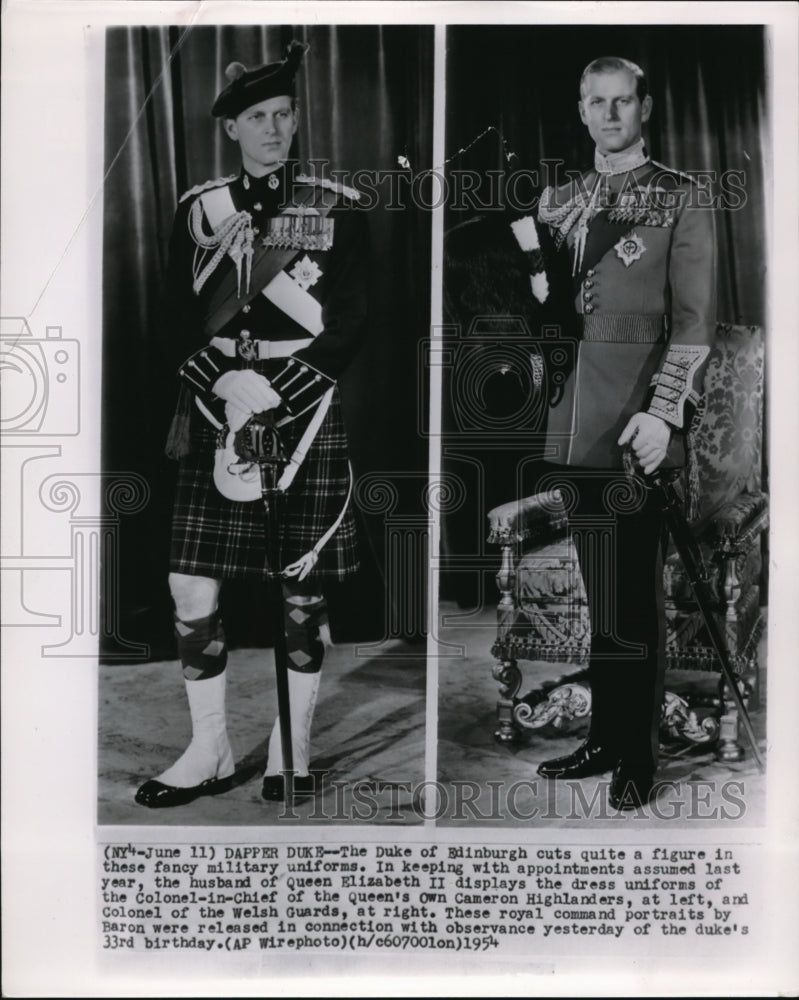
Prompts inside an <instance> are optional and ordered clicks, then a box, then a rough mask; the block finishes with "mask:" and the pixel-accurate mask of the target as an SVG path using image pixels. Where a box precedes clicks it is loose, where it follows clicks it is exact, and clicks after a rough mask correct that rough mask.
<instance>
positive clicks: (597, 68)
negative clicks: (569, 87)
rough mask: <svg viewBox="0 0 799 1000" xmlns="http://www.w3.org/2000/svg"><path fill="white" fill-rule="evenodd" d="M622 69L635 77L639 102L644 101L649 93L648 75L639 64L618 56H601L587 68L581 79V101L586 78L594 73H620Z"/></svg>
mask: <svg viewBox="0 0 799 1000" xmlns="http://www.w3.org/2000/svg"><path fill="white" fill-rule="evenodd" d="M622 69H626V70H627V71H628V72H629V73H632V75H633V76H634V77H635V92H636V94H637V95H638V100H639V101H643V99H644V98H645V97H646V95H647V94H648V93H649V85H648V84H647V82H646V73H644V71H643V70H642V69H641V67H640V66H639V65H638V64H637V63H634V62H631V61H630V60H629V59H621V58H619V57H618V56H600V57H599V59H594V61H593V62H590V63H589V64H588V65H587V66H586V67H585V69H584V70H583V75H582V76H581V77H580V99H581V100H582V96H583V88H584V86H585V79H586V77H588V76H591V75H592V74H594V73H618V71H619V70H622Z"/></svg>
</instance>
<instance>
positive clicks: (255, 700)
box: [98, 604, 766, 828]
mask: <svg viewBox="0 0 799 1000" xmlns="http://www.w3.org/2000/svg"><path fill="white" fill-rule="evenodd" d="M441 616H442V622H443V623H444V624H443V626H442V627H441V628H440V629H439V634H438V639H439V640H440V642H441V644H440V646H439V649H440V650H441V651H442V652H444V653H447V654H449V655H444V656H442V657H441V658H440V661H439V663H440V667H439V679H438V687H439V701H438V781H439V788H438V790H437V793H436V796H437V802H435V803H434V804H433V805H434V807H435V808H437V819H438V822H439V823H440V824H441V825H442V826H464V825H465V826H470V827H471V826H488V827H491V826H492V825H499V826H510V827H513V826H527V827H529V826H538V827H546V826H549V827H565V828H569V827H580V828H601V827H618V825H619V824H620V823H628V824H629V823H633V824H637V825H638V826H643V825H645V826H647V827H668V826H674V825H684V826H689V827H691V828H696V827H702V826H709V825H715V824H718V823H719V822H721V823H727V824H730V825H732V826H735V825H746V826H758V825H761V824H762V823H763V822H764V814H765V778H764V776H763V775H761V774H760V773H759V772H758V770H757V768H756V766H755V763H754V761H753V760H752V756H751V753H747V755H746V758H745V759H744V760H742V761H741V762H737V763H722V762H719V761H717V760H715V758H714V756H713V754H712V753H711V752H708V751H696V750H693V751H690V752H688V753H685V752H682V753H681V754H680V753H678V754H677V756H673V755H672V756H662V757H661V766H660V769H659V772H658V780H659V782H660V783H661V784H660V786H659V788H658V794H657V796H656V797H655V799H654V801H653V803H651V804H650V805H649V806H647V807H646V808H645V809H642V810H637V811H634V812H632V813H623V814H620V813H616V812H614V811H613V810H611V809H610V808H609V806H608V805H607V789H606V787H605V786H606V785H607V782H608V777H607V776H602V777H599V778H588V779H584V780H583V781H579V782H546V781H544V780H543V779H540V778H538V777H537V775H536V767H537V766H538V764H539V763H540V762H541V761H542V760H546V759H549V758H551V757H556V756H560V755H561V754H564V753H568V752H569V751H570V750H572V749H573V748H574V747H575V746H576V745H577V744H578V743H579V742H580V741H581V739H582V738H583V737H584V736H585V734H586V731H587V723H586V721H585V720H582V721H577V722H573V723H569V724H567V725H566V727H564V728H563V729H561V730H557V729H554V728H553V727H551V726H550V727H548V728H546V729H541V730H537V731H535V732H532V733H530V734H529V735H526V736H525V737H524V739H523V740H522V741H521V742H519V743H518V744H513V745H508V744H500V743H497V742H496V741H495V739H494V735H493V734H494V730H495V728H496V700H497V693H498V687H497V683H496V682H495V681H494V680H493V679H492V677H491V665H492V662H493V661H492V657H491V654H490V649H491V644H492V642H493V639H494V635H495V618H494V611H493V609H492V608H490V607H489V608H488V609H486V610H485V611H483V612H480V613H478V614H472V615H470V616H466V617H464V614H463V613H462V612H460V611H459V609H458V608H457V606H456V605H454V604H442V606H441ZM765 661H766V657H765V640H762V641H761V649H760V664H761V698H760V704H761V705H762V706H764V705H765V674H766V670H765ZM521 666H522V668H523V671H524V678H525V682H524V684H523V686H522V690H521V693H522V694H523V693H525V692H527V691H530V690H531V689H534V688H536V687H537V686H540V685H543V684H547V683H551V682H557V681H562V680H566V679H568V678H574V677H575V676H576V675H579V673H580V668H579V667H577V666H574V665H570V664H549V663H542V662H539V663H523V664H521ZM228 671H229V680H228V720H229V732H230V736H231V742H232V744H233V749H234V753H235V754H236V755H237V761H238V764H237V772H236V783H235V785H234V787H233V789H231V791H229V792H228V793H226V794H224V795H220V796H217V797H205V798H201V799H197V800H195V801H194V802H192V803H190V804H188V805H186V806H181V807H179V808H176V809H165V810H159V809H146V808H144V807H142V806H138V805H137V804H136V803H135V802H134V800H133V796H134V794H135V791H136V789H137V787H138V786H139V784H141V782H143V781H145V780H146V779H147V778H150V777H153V776H155V775H157V774H158V773H159V772H160V771H162V770H163V769H164V768H165V767H166V766H167V765H168V764H169V763H170V762H171V761H173V760H174V759H176V758H177V757H178V756H179V755H180V753H181V752H182V751H183V749H184V748H185V746H186V744H187V742H188V739H189V737H190V723H189V717H188V711H187V708H186V703H185V694H184V691H183V682H182V678H181V673H180V668H179V665H178V664H177V663H176V662H174V661H173V662H167V663H150V664H146V665H135V666H103V667H101V668H100V700H99V728H100V732H99V754H98V759H99V771H100V773H99V786H98V792H99V806H98V821H99V822H100V823H101V824H112V825H148V826H157V825H188V826H191V825H209V826H270V825H273V824H276V823H279V822H281V820H282V821H284V822H285V821H291V822H293V823H299V824H311V825H316V824H320V823H321V824H328V823H334V824H351V823H369V824H394V825H396V824H401V825H404V824H418V823H420V822H421V820H422V816H423V806H422V803H421V801H420V800H419V799H418V797H417V795H418V786H419V785H420V783H422V782H423V781H424V777H425V774H424V766H425V682H426V669H425V656H424V649H423V648H422V647H421V646H419V645H411V644H407V643H403V642H402V641H400V640H394V641H392V642H389V643H387V644H384V645H382V646H373V647H366V648H364V647H356V646H354V645H348V644H343V645H339V646H335V647H333V649H331V650H329V652H328V655H327V658H326V661H325V666H324V671H323V677H322V686H321V691H320V696H319V701H318V704H317V709H316V714H315V717H314V724H313V735H312V771H313V773H315V774H316V776H317V784H318V787H319V786H321V792H320V794H317V796H316V797H315V798H314V799H313V800H310V801H305V802H301V803H299V804H297V805H296V806H295V814H294V816H292V817H287V816H286V815H285V809H284V806H283V805H282V804H280V803H267V802H264V801H263V800H262V799H261V795H260V789H261V781H260V777H261V774H262V772H263V767H264V764H265V760H266V745H267V739H268V736H269V732H270V731H271V727H272V723H273V720H274V715H275V711H276V709H275V704H276V702H275V690H274V667H273V662H272V654H271V651H270V650H252V649H242V650H233V651H231V653H230V657H229V661H228ZM714 677H715V675H706V674H698V673H687V672H683V673H675V672H670V673H669V675H668V677H667V686H668V687H669V688H670V689H672V690H677V691H684V690H685V689H686V688H687V687H689V686H694V685H696V684H697V683H698V684H704V685H705V686H707V685H710V686H712V685H713V684H714V683H715V681H714ZM752 723H753V725H754V728H755V731H756V733H757V735H758V738H759V742H760V746H761V752H763V746H764V735H765V709H764V708H763V707H760V708H755V709H753V711H752ZM741 742H742V743H743V744H744V746H745V745H746V744H745V737H744V736H743V734H742V735H741ZM429 803H430V800H428V805H429Z"/></svg>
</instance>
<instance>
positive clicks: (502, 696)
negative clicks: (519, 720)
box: [491, 660, 522, 743]
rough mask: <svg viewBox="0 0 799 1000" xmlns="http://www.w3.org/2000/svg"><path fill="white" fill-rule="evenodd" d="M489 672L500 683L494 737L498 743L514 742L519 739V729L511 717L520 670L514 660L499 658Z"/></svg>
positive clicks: (520, 678)
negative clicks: (496, 724)
mask: <svg viewBox="0 0 799 1000" xmlns="http://www.w3.org/2000/svg"><path fill="white" fill-rule="evenodd" d="M491 673H492V676H493V677H494V680H495V681H498V682H499V685H500V687H499V698H498V699H497V723H498V727H497V729H496V730H495V731H494V739H495V740H496V741H497V742H498V743H515V742H516V741H517V740H518V739H519V731H518V729H517V727H516V724H515V722H514V719H513V709H514V706H515V704H516V695H517V694H518V692H519V688H520V687H521V684H522V675H521V671H520V670H519V668H518V667H517V666H516V661H515V660H499V661H497V662H496V663H495V664H494V666H493V668H492V671H491Z"/></svg>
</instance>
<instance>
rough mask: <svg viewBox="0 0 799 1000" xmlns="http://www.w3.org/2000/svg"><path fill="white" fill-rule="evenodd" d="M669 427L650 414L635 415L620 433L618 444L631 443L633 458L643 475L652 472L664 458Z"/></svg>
mask: <svg viewBox="0 0 799 1000" xmlns="http://www.w3.org/2000/svg"><path fill="white" fill-rule="evenodd" d="M670 440H671V427H669V425H668V424H667V423H666V421H665V420H661V419H660V417H656V416H655V415H654V414H652V413H636V414H634V415H633V416H632V417H630V419H629V421H628V422H627V426H626V427H625V428H624V430H623V431H622V432H621V437H620V438H619V440H618V442H617V443H618V444H620V445H625V444H627V443H628V442H631V443H632V449H633V452H634V453H635V457H636V459H637V461H638V463H639V465H640V466H641V468H642V469H643V470H644V473H645V475H647V476H648V475H649V474H650V473H651V472H654V471H655V469H656V468H657V467H658V466H659V465H660V463H661V462H662V461H663V459H664V458H665V457H666V451H667V449H668V447H669V441H670Z"/></svg>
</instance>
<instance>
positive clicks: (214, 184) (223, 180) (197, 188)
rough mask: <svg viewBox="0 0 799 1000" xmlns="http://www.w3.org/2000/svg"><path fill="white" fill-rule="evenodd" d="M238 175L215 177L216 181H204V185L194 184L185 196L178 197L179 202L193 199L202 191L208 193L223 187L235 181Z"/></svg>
mask: <svg viewBox="0 0 799 1000" xmlns="http://www.w3.org/2000/svg"><path fill="white" fill-rule="evenodd" d="M238 176H239V175H238V174H230V175H229V176H228V177H217V178H216V180H213V181H206V182H205V183H204V184H195V185H194V187H193V188H190V189H189V190H188V191H187V192H186V193H185V194H182V195H181V196H180V201H181V202H184V201H185V200H186V199H187V198H192V197H194V195H195V194H202V193H203V191H210V189H211V188H218V187H223V186H224V185H225V184H230V182H231V181H235V179H236V178H237V177H238Z"/></svg>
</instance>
